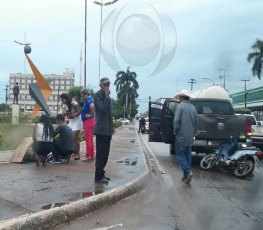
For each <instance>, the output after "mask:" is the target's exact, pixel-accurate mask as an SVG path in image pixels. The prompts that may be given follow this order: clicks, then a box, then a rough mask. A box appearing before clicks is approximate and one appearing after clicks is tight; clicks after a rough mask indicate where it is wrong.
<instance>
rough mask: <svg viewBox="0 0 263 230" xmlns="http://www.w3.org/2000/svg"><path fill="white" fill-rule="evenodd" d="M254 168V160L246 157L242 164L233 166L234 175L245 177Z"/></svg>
mask: <svg viewBox="0 0 263 230" xmlns="http://www.w3.org/2000/svg"><path fill="white" fill-rule="evenodd" d="M254 168H255V164H254V162H253V161H252V160H251V159H247V160H245V162H244V164H242V165H241V166H238V167H237V168H235V170H234V175H235V176H236V177H239V178H245V177H247V176H249V175H250V174H251V173H252V172H253V171H254Z"/></svg>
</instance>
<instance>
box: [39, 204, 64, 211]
mask: <svg viewBox="0 0 263 230" xmlns="http://www.w3.org/2000/svg"><path fill="white" fill-rule="evenodd" d="M65 204H68V203H63V202H60V203H52V204H46V205H44V206H42V207H41V209H43V210H48V209H51V208H56V207H61V206H63V205H65Z"/></svg>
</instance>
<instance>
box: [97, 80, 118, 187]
mask: <svg viewBox="0 0 263 230" xmlns="http://www.w3.org/2000/svg"><path fill="white" fill-rule="evenodd" d="M94 105H95V127H94V134H95V135H96V163H95V167H96V170H95V182H98V183H103V184H108V182H109V180H110V178H109V177H107V176H105V171H104V168H105V166H106V164H107V161H108V157H109V152H110V142H111V138H112V134H113V132H114V130H113V121H112V104H111V98H110V80H109V78H107V77H105V78H102V79H101V80H100V90H99V91H98V92H96V93H95V95H94Z"/></svg>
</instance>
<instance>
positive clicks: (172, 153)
mask: <svg viewBox="0 0 263 230" xmlns="http://www.w3.org/2000/svg"><path fill="white" fill-rule="evenodd" d="M169 151H170V154H171V155H175V144H170V145H169Z"/></svg>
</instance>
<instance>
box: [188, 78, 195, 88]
mask: <svg viewBox="0 0 263 230" xmlns="http://www.w3.org/2000/svg"><path fill="white" fill-rule="evenodd" d="M188 83H190V84H191V90H193V84H196V80H195V79H193V78H191V79H190V80H189V81H188Z"/></svg>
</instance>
